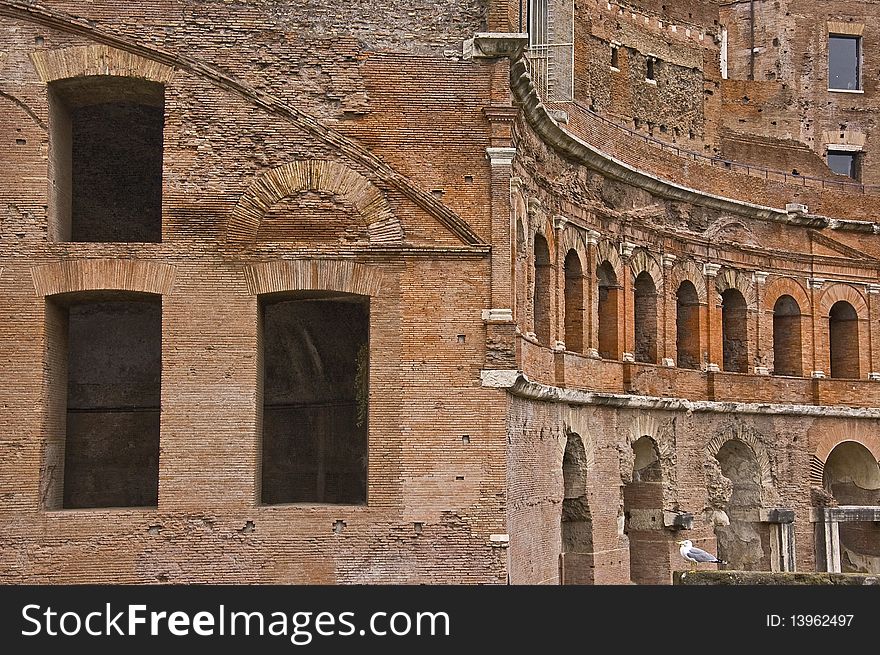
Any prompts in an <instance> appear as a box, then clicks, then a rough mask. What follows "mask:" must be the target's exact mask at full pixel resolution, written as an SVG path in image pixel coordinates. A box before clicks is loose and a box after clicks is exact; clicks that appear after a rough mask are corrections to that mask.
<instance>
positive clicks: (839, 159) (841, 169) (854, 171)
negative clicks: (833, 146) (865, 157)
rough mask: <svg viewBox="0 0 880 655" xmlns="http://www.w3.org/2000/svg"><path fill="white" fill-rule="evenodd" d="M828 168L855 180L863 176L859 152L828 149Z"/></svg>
mask: <svg viewBox="0 0 880 655" xmlns="http://www.w3.org/2000/svg"><path fill="white" fill-rule="evenodd" d="M828 168H830V169H831V170H832V171H834V172H835V173H837V174H838V175H846V176H847V177H851V178H852V179H854V180H859V179H860V178H861V171H860V170H859V153H857V152H850V151H844V150H829V151H828Z"/></svg>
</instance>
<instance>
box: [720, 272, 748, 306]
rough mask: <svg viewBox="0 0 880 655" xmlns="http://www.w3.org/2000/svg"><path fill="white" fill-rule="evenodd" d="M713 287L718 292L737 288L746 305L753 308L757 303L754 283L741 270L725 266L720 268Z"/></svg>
mask: <svg viewBox="0 0 880 655" xmlns="http://www.w3.org/2000/svg"><path fill="white" fill-rule="evenodd" d="M715 288H716V289H717V290H718V293H719V294H722V293H724V292H725V291H727V290H728V289H737V290H738V291H739V292H740V293H741V294H742V295H743V298H745V300H746V306H747V307H748V308H749V309H754V308H756V307H757V305H758V294H757V293H756V292H755V284H754V283H753V282H752V280H751V279H750V278H749V277H748V276H747V275H746V274H744V273H742V272H741V271H737V270H735V269H733V268H728V267H725V268H723V269H721V271H720V272H719V273H718V276H717V277H716V278H715Z"/></svg>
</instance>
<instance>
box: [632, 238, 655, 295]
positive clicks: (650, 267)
mask: <svg viewBox="0 0 880 655" xmlns="http://www.w3.org/2000/svg"><path fill="white" fill-rule="evenodd" d="M629 267H630V271H631V272H632V279H633V281H635V279H636V278H637V277H638V276H639V274H640V273H642V272H643V271H645V272H647V273H648V275H650V276H651V279H652V280H653V281H654V287H655V288H656V289H657V291H658V292H659V291H660V290H661V289H662V288H663V269H661V268H660V264H658V263H657V260H656V259H654V257H652V256H651V254H650V253H649V252H648V251H647V249H645V248H636V249H635V251H634V252H633V254H632V257H630V260H629Z"/></svg>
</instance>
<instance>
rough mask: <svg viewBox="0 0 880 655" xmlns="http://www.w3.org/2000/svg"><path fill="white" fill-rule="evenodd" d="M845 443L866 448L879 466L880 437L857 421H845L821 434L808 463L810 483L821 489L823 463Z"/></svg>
mask: <svg viewBox="0 0 880 655" xmlns="http://www.w3.org/2000/svg"><path fill="white" fill-rule="evenodd" d="M847 441H854V442H855V443H858V444H861V445H862V446H864V447H865V448H867V449H868V450H869V451H870V453H871V456H872V457H873V458H874V459H875V460H877V463H878V465H880V435H878V434H877V433H876V432H873V431H868V430H867V429H865V428H864V427H862V426H861V425H860V424H859V422H857V421H847V422H845V423H840V424H837V425H835V426H834V427H833V428H831V429H830V430H829V431H827V432H825V433H823V434H822V437H821V438H820V439H819V442H818V443H817V444H816V450H815V451H813V457H812V458H811V462H810V483H811V484H812V485H814V486H817V487H821V486H822V483H823V481H824V477H825V462H826V461H827V460H828V456H829V455H830V454H831V451H832V450H834V449H835V448H836V447H837V446H839V445H840V444H842V443H845V442H847Z"/></svg>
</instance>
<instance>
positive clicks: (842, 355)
mask: <svg viewBox="0 0 880 655" xmlns="http://www.w3.org/2000/svg"><path fill="white" fill-rule="evenodd" d="M828 345H829V348H830V349H831V377H833V378H858V377H859V317H858V314H856V310H855V309H854V308H853V306H852V305H850V304H849V303H848V302H846V301H845V300H840V301H838V302H836V303H834V304H833V305H832V306H831V312H830V313H829V315H828Z"/></svg>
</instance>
